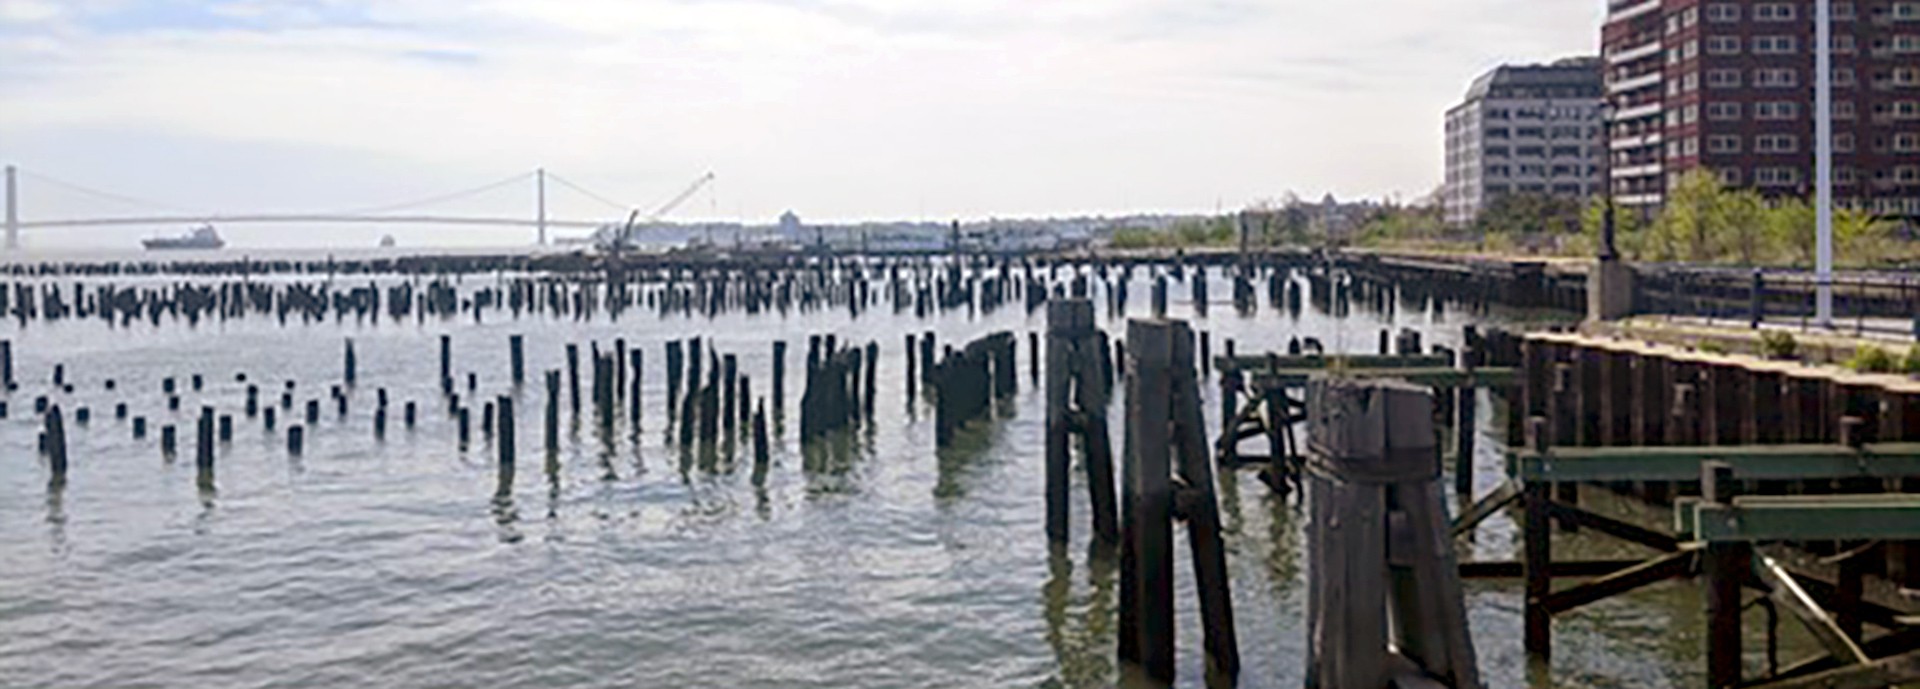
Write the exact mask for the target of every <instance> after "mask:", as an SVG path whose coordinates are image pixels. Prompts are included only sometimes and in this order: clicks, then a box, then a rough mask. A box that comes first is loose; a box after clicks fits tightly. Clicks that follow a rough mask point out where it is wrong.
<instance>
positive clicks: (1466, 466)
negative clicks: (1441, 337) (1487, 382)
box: [1453, 325, 1485, 499]
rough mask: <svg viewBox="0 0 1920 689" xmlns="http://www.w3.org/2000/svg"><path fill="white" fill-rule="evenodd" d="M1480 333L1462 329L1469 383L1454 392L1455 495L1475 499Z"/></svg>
mask: <svg viewBox="0 0 1920 689" xmlns="http://www.w3.org/2000/svg"><path fill="white" fill-rule="evenodd" d="M1479 339H1480V336H1479V333H1478V332H1477V331H1476V330H1475V328H1474V327H1473V326H1471V325H1468V326H1466V327H1465V328H1463V329H1462V337H1461V345H1460V367H1461V368H1462V369H1465V370H1466V372H1467V380H1466V382H1465V383H1463V384H1461V385H1460V387H1459V388H1456V389H1455V391H1454V394H1455V402H1454V406H1453V409H1454V414H1455V415H1456V417H1455V419H1454V424H1453V426H1454V436H1453V438H1454V443H1453V445H1454V458H1453V492H1454V495H1458V496H1465V497H1467V498H1469V499H1471V497H1472V496H1473V459H1474V457H1473V454H1474V441H1475V440H1476V438H1475V437H1474V436H1475V435H1477V434H1478V433H1479V430H1478V427H1477V426H1478V425H1477V424H1476V422H1475V420H1474V415H1475V413H1476V412H1477V411H1478V409H1477V407H1478V406H1479V405H1480V393H1479V389H1478V388H1476V387H1475V383H1474V380H1473V369H1474V368H1475V367H1477V366H1479V364H1480V358H1481V357H1483V356H1485V353H1484V352H1482V351H1481V347H1480V343H1479Z"/></svg>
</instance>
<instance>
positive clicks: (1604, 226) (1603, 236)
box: [1599, 96, 1620, 261]
mask: <svg viewBox="0 0 1920 689" xmlns="http://www.w3.org/2000/svg"><path fill="white" fill-rule="evenodd" d="M1600 202H1601V204H1602V205H1601V209H1600V250H1599V258H1600V260H1602V261H1617V260H1619V259H1620V254H1619V253H1618V252H1617V251H1615V250H1614V246H1613V231H1614V216H1613V213H1614V210H1613V100H1612V99H1611V98H1608V97H1604V96H1603V97H1602V98H1601V100H1600Z"/></svg>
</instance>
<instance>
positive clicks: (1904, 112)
mask: <svg viewBox="0 0 1920 689" xmlns="http://www.w3.org/2000/svg"><path fill="white" fill-rule="evenodd" d="M1893 119H1896V120H1920V101H1911V100H1903V101H1895V102H1894V104H1893Z"/></svg>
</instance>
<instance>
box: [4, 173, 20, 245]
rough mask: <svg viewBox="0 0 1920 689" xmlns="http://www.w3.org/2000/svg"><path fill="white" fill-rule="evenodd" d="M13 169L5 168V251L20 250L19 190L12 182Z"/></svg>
mask: <svg viewBox="0 0 1920 689" xmlns="http://www.w3.org/2000/svg"><path fill="white" fill-rule="evenodd" d="M14 173H15V171H14V168H13V166H12V165H8V166H7V250H8V251H13V250H15V249H18V248H20V190H19V188H18V186H17V185H16V183H15V182H14Z"/></svg>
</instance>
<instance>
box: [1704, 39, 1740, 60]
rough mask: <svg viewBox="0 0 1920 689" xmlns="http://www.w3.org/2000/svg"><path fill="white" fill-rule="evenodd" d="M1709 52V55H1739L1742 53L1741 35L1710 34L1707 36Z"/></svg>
mask: <svg viewBox="0 0 1920 689" xmlns="http://www.w3.org/2000/svg"><path fill="white" fill-rule="evenodd" d="M1707 54H1708V55H1739V54H1740V37H1739V36H1708V37H1707Z"/></svg>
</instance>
